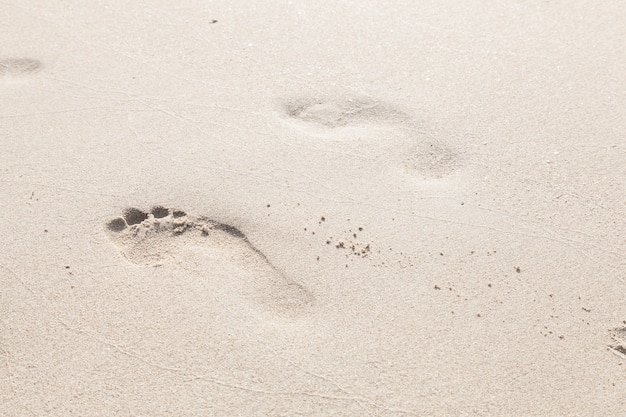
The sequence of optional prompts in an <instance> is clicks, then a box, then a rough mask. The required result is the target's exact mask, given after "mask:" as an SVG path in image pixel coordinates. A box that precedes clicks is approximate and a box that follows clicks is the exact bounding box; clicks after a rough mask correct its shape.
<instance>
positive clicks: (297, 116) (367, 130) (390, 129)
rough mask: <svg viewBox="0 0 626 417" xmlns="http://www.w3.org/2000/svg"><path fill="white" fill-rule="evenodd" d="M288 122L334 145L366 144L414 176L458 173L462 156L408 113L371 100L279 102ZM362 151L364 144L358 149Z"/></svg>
mask: <svg viewBox="0 0 626 417" xmlns="http://www.w3.org/2000/svg"><path fill="white" fill-rule="evenodd" d="M278 109H279V113H280V115H281V117H282V119H283V120H285V121H286V122H288V124H289V125H290V126H291V127H293V128H296V129H299V130H301V131H302V132H304V133H305V134H308V135H312V136H315V137H318V138H325V139H327V138H330V139H334V140H343V141H345V140H346V139H348V140H351V139H352V140H360V141H362V140H366V141H370V142H371V144H372V145H373V146H374V147H378V148H379V150H380V153H381V159H383V156H382V155H384V159H385V160H389V161H392V162H393V163H394V164H395V165H396V166H400V167H402V168H404V169H405V170H406V171H408V173H410V174H414V175H417V176H419V177H422V178H425V179H438V178H443V177H445V176H448V175H450V174H452V173H454V172H455V171H457V170H458V169H459V168H460V167H461V166H462V163H461V161H462V160H461V158H460V152H458V151H456V150H454V149H453V148H452V147H451V146H449V145H446V144H445V143H444V142H443V141H442V140H435V139H434V138H433V137H432V135H429V134H427V133H425V132H424V129H423V126H419V125H418V124H417V123H416V122H415V121H414V120H412V118H411V117H410V116H409V115H408V114H406V113H405V112H403V111H401V110H399V109H397V108H395V107H393V106H392V105H389V104H386V103H383V102H381V101H377V100H375V99H373V98H371V97H356V96H352V97H348V98H340V99H336V98H325V97H296V98H290V99H283V100H282V101H279V105H278ZM355 146H359V148H362V143H355Z"/></svg>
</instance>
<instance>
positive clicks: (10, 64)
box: [0, 58, 43, 78]
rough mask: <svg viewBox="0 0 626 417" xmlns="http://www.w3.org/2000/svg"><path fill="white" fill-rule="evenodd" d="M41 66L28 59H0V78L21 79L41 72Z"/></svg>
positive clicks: (34, 60) (37, 62) (39, 63)
mask: <svg viewBox="0 0 626 417" xmlns="http://www.w3.org/2000/svg"><path fill="white" fill-rule="evenodd" d="M42 68H43V64H42V63H41V62H39V61H37V60H36V59H30V58H0V78H2V77H23V76H28V75H30V74H34V73H37V72H39V71H41V69H42Z"/></svg>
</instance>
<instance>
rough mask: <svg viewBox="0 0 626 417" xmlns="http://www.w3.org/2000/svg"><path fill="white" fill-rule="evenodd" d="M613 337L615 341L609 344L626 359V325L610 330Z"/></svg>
mask: <svg viewBox="0 0 626 417" xmlns="http://www.w3.org/2000/svg"><path fill="white" fill-rule="evenodd" d="M609 334H610V335H611V339H613V341H614V342H615V344H613V345H609V348H610V349H612V350H613V352H614V353H616V354H617V355H619V356H621V357H623V358H625V359H626V327H618V328H615V329H612V330H610V331H609Z"/></svg>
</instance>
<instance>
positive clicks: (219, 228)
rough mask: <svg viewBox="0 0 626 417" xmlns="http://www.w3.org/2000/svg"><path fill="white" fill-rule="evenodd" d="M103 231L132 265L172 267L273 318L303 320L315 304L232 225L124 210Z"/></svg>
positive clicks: (176, 213)
mask: <svg viewBox="0 0 626 417" xmlns="http://www.w3.org/2000/svg"><path fill="white" fill-rule="evenodd" d="M106 232H107V235H108V236H109V238H110V239H111V240H112V241H113V242H114V243H115V244H116V245H117V246H118V248H119V249H120V251H121V253H122V255H123V256H124V257H125V258H126V259H128V260H129V261H130V262H132V263H134V264H137V265H141V266H146V267H160V266H168V265H169V266H173V265H176V266H178V267H180V268H182V269H184V270H186V271H189V272H191V273H194V274H198V275H199V276H198V279H208V280H213V282H212V284H214V285H215V286H217V287H218V288H220V289H221V290H224V291H227V292H228V294H229V296H232V295H235V296H239V297H240V298H244V299H246V300H248V301H250V302H251V304H252V305H253V306H254V307H256V308H259V309H261V310H264V311H267V312H269V313H272V314H274V315H276V316H280V317H291V318H293V317H298V316H302V315H303V314H305V313H306V312H307V311H309V310H310V308H311V306H312V305H313V303H314V297H313V295H312V293H311V292H310V291H309V290H307V289H306V288H305V287H303V286H302V285H300V284H298V283H296V282H294V281H292V280H290V279H288V278H287V277H286V276H285V275H284V274H283V273H282V272H280V271H279V270H278V269H277V268H276V267H274V266H273V265H272V263H271V262H270V261H269V259H268V258H267V257H266V256H265V255H264V254H263V253H262V252H261V251H260V250H259V249H257V248H256V247H255V246H254V245H253V244H252V243H251V242H250V240H249V239H248V238H247V237H246V235H245V234H244V233H242V232H241V231H240V230H239V229H237V228H236V227H234V226H231V225H228V224H224V223H220V222H217V221H214V220H211V219H209V218H206V217H202V216H200V217H198V216H191V215H189V214H187V213H185V212H184V211H182V210H176V209H170V208H166V207H162V206H155V207H153V208H152V209H151V210H150V212H144V211H142V210H139V209H137V208H128V209H126V210H125V211H124V213H123V216H121V217H117V218H115V219H113V220H110V221H109V222H108V223H107V224H106Z"/></svg>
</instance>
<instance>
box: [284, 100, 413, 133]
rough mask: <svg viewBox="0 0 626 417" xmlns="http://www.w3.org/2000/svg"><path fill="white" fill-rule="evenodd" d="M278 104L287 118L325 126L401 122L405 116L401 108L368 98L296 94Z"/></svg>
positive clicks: (332, 127)
mask: <svg viewBox="0 0 626 417" xmlns="http://www.w3.org/2000/svg"><path fill="white" fill-rule="evenodd" d="M279 107H280V108H281V110H282V114H283V116H284V117H285V118H286V119H287V120H290V121H292V122H295V123H297V124H301V125H312V126H318V127H323V128H328V129H336V128H340V127H348V126H356V125H367V124H370V125H371V124H380V123H388V122H400V121H402V120H403V119H404V118H405V117H406V116H405V114H404V113H402V112H401V111H400V110H398V109H395V108H393V107H392V106H390V105H387V104H385V103H382V102H379V101H376V100H374V99H371V98H368V97H351V98H344V99H339V100H336V99H326V98H321V97H297V98H291V99H286V100H283V101H281V103H280V105H279Z"/></svg>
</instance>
